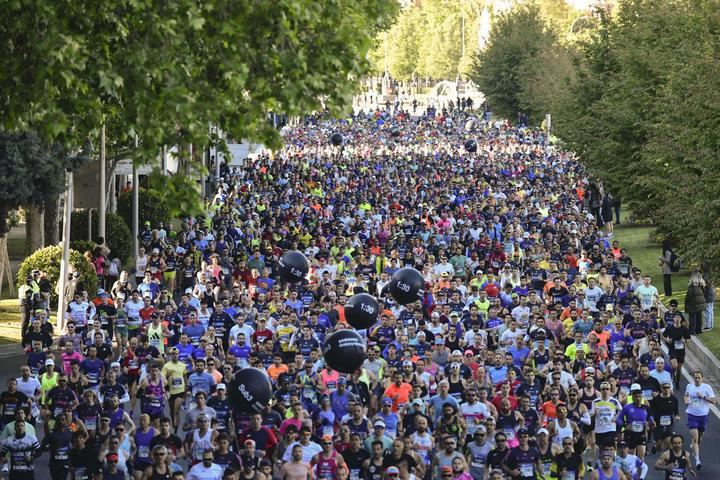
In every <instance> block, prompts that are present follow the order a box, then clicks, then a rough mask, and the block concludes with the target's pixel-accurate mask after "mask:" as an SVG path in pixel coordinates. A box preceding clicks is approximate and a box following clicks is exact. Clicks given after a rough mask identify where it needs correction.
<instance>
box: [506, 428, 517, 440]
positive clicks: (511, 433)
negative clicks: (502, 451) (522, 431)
mask: <svg viewBox="0 0 720 480" xmlns="http://www.w3.org/2000/svg"><path fill="white" fill-rule="evenodd" d="M504 432H505V436H506V437H507V440H508V442H510V441H512V440H515V430H513V429H512V428H507V429H505V430H504Z"/></svg>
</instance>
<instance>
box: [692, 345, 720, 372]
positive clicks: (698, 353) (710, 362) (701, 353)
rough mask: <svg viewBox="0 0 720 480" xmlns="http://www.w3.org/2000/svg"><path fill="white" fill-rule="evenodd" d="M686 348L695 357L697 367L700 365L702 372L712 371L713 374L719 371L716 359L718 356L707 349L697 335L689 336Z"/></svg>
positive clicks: (719, 367) (719, 366) (718, 363)
mask: <svg viewBox="0 0 720 480" xmlns="http://www.w3.org/2000/svg"><path fill="white" fill-rule="evenodd" d="M688 350H690V353H692V355H693V356H694V357H695V360H696V361H697V363H698V367H700V369H701V370H702V371H703V372H708V373H710V372H712V373H714V374H717V372H720V360H718V358H717V357H716V356H715V355H714V354H713V353H712V352H711V351H710V350H708V348H707V347H706V346H705V345H703V344H702V342H701V341H700V340H698V339H697V337H695V336H692V337H691V338H690V341H689V342H688Z"/></svg>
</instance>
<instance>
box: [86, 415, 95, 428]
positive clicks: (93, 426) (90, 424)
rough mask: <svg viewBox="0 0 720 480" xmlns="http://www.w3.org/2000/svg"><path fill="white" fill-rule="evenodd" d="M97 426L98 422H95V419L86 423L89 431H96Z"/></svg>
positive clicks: (90, 419)
mask: <svg viewBox="0 0 720 480" xmlns="http://www.w3.org/2000/svg"><path fill="white" fill-rule="evenodd" d="M96 425H97V420H95V419H94V418H89V419H87V420H86V421H85V428H87V429H88V430H95V428H96Z"/></svg>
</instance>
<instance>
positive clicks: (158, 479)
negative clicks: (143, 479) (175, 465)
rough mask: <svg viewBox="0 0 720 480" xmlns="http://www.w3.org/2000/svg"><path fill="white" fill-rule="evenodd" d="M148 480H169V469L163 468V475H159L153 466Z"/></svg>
mask: <svg viewBox="0 0 720 480" xmlns="http://www.w3.org/2000/svg"><path fill="white" fill-rule="evenodd" d="M150 480H170V468H169V467H167V466H165V473H160V472H158V471H157V468H156V467H155V465H153V467H152V475H150Z"/></svg>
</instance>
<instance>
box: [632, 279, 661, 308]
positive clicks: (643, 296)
mask: <svg viewBox="0 0 720 480" xmlns="http://www.w3.org/2000/svg"><path fill="white" fill-rule="evenodd" d="M635 294H636V295H637V297H638V299H639V300H640V308H642V309H643V310H647V309H649V308H652V307H653V304H654V303H655V300H654V298H655V297H656V296H657V294H658V290H657V288H655V287H653V286H652V285H649V286H647V287H646V286H645V285H640V286H638V287H637V288H636V289H635Z"/></svg>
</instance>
